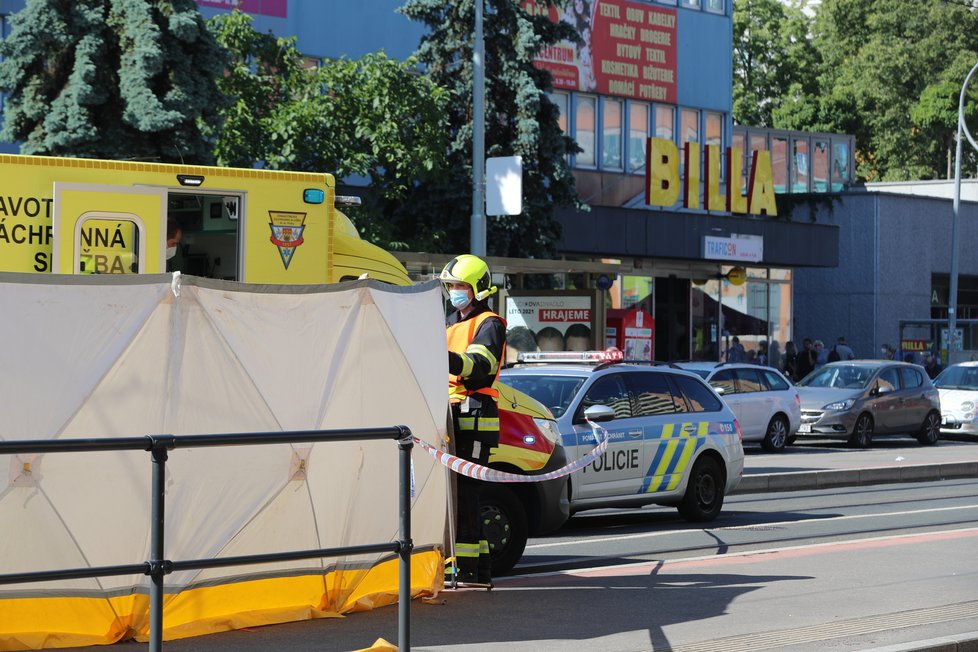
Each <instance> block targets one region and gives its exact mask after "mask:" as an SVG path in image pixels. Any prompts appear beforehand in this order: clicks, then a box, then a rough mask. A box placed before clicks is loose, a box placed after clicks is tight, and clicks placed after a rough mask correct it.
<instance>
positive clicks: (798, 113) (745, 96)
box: [733, 0, 818, 128]
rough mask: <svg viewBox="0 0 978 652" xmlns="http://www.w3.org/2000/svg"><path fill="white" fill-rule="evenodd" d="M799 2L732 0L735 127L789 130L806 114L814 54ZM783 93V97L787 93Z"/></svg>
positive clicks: (811, 85)
mask: <svg viewBox="0 0 978 652" xmlns="http://www.w3.org/2000/svg"><path fill="white" fill-rule="evenodd" d="M803 8H804V2H803V1H799V0H795V1H794V2H792V3H791V4H785V3H783V2H780V0H734V15H733V35H734V51H733V77H734V86H733V117H734V121H735V122H737V123H738V124H744V125H751V126H756V127H775V126H779V127H783V128H794V127H792V126H789V125H788V124H776V123H777V122H781V123H790V122H792V121H802V122H803V121H804V120H805V117H804V116H805V114H806V113H807V114H810V113H811V109H802V108H800V107H798V104H799V99H800V98H804V97H806V95H807V94H808V93H810V92H811V91H813V90H814V88H815V84H816V79H815V71H816V70H817V61H818V54H817V53H816V52H815V50H814V48H813V47H812V44H811V42H810V41H809V40H808V38H807V35H808V19H807V18H806V17H805V14H804V13H803ZM785 91H788V92H787V93H786V92H785Z"/></svg>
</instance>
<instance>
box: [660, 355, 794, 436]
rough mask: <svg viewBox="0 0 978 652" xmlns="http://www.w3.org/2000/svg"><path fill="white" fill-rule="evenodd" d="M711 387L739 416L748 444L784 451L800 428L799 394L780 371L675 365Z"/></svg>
mask: <svg viewBox="0 0 978 652" xmlns="http://www.w3.org/2000/svg"><path fill="white" fill-rule="evenodd" d="M673 364H674V366H676V367H679V368H680V369H687V370H689V371H692V372H693V373H696V374H698V375H699V376H700V377H702V378H703V380H705V381H706V382H708V383H710V386H711V387H713V389H715V390H716V391H717V393H718V394H719V395H720V397H721V398H722V399H723V400H724V402H725V403H726V404H727V405H729V406H730V409H732V410H733V411H734V414H736V415H737V421H738V422H739V423H740V432H741V433H743V436H744V441H745V442H760V443H761V447H762V448H763V449H764V450H766V451H768V452H771V453H780V452H781V451H783V450H784V447H785V445H787V443H788V440H789V439H791V438H792V437H793V436H794V435H795V433H796V432H797V431H798V427H799V426H800V425H801V399H800V398H799V396H798V391H797V390H796V389H795V388H794V386H792V384H791V383H790V382H789V381H788V379H787V378H785V377H784V375H782V373H781V372H780V371H778V370H777V369H774V368H772V367H765V366H763V365H755V364H743V363H737V362H721V363H719V364H718V363H716V362H676V363H673Z"/></svg>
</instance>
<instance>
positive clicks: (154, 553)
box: [149, 435, 174, 652]
mask: <svg viewBox="0 0 978 652" xmlns="http://www.w3.org/2000/svg"><path fill="white" fill-rule="evenodd" d="M149 441H150V444H149V446H150V449H149V450H150V451H151V453H152V456H153V486H152V496H151V498H152V515H151V519H152V520H151V523H150V551H149V574H150V580H151V581H150V585H149V652H162V650H163V576H164V575H165V574H166V572H165V570H164V567H163V560H164V557H163V521H164V518H165V516H166V512H165V508H164V496H165V493H166V460H167V457H168V453H167V449H168V448H172V447H173V445H174V439H173V436H172V435H171V436H169V437H164V438H159V437H149Z"/></svg>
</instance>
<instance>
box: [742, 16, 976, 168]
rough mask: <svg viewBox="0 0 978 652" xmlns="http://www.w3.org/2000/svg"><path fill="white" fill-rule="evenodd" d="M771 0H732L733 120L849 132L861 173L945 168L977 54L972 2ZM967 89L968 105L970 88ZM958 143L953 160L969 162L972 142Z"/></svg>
mask: <svg viewBox="0 0 978 652" xmlns="http://www.w3.org/2000/svg"><path fill="white" fill-rule="evenodd" d="M777 4H779V3H778V2H776V1H775V0H735V13H734V32H735V49H736V50H737V52H736V53H735V57H734V72H735V74H734V98H735V102H734V119H735V120H736V121H737V122H738V123H740V124H746V125H758V126H772V127H776V128H782V129H797V130H806V131H823V132H834V133H846V134H853V135H855V137H856V148H857V149H856V163H857V169H856V174H857V176H858V177H859V178H861V179H864V180H877V181H880V180H882V181H897V180H908V179H931V178H940V177H946V176H950V175H951V174H952V170H953V153H954V147H955V133H956V129H957V115H958V98H959V94H960V92H961V84H962V83H963V82H964V79H965V77H966V76H967V74H968V71H969V70H970V69H971V66H973V65H974V63H975V62H976V61H978V12H976V11H974V10H973V9H971V8H969V7H966V6H964V5H963V4H962V3H955V2H939V1H936V0H934V1H931V0H928V1H926V2H925V1H919V2H918V1H912V2H911V1H908V0H860V1H859V2H854V1H853V0H822V3H821V4H820V5H819V6H818V8H817V12H816V13H815V18H814V20H808V19H806V17H805V16H806V15H805V14H804V13H802V12H795V11H794V10H795V9H798V8H800V7H799V6H798V5H791V6H786V7H784V8H783V10H781V9H779V8H778V7H775V6H774V5H777ZM782 14H783V16H782ZM785 33H789V34H791V39H790V40H791V43H792V44H794V45H793V46H792V47H786V46H785V45H784V44H783V42H784V40H783V35H784V34H785ZM781 52H783V53H784V54H783V55H781V54H780V53H781ZM758 62H760V63H758ZM969 98H970V99H969V101H968V102H967V103H966V117H972V116H973V115H974V113H975V112H976V108H978V101H976V98H978V89H976V90H975V91H972V90H971V89H969ZM768 108H770V112H769V113H768V112H767V109H768ZM768 116H770V121H768ZM962 155H963V161H962V168H963V169H966V170H974V168H975V164H976V162H978V161H976V153H975V152H974V150H973V149H972V148H970V147H968V146H965V147H964V149H963V150H962Z"/></svg>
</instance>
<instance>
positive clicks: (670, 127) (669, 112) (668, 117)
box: [655, 104, 676, 140]
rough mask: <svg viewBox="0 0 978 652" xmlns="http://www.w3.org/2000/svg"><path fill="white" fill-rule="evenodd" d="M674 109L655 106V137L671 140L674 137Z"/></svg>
mask: <svg viewBox="0 0 978 652" xmlns="http://www.w3.org/2000/svg"><path fill="white" fill-rule="evenodd" d="M675 123H676V109H675V107H671V106H662V105H661V104H656V105H655V137H656V138H665V139H666V140H672V139H673V138H674V137H675V136H674V134H675V126H674V125H675Z"/></svg>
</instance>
